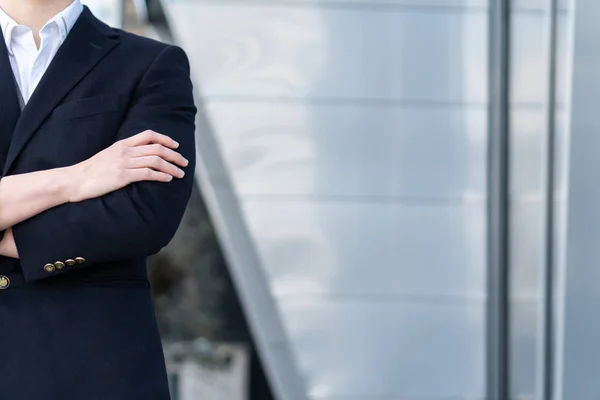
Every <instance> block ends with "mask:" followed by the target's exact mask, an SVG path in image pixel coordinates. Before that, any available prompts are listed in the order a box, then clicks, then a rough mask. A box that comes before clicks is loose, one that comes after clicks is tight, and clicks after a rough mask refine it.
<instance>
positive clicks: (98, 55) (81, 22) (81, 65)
mask: <svg viewBox="0 0 600 400" xmlns="http://www.w3.org/2000/svg"><path fill="white" fill-rule="evenodd" d="M117 39H118V34H117V33H116V31H115V30H113V29H111V28H109V27H108V26H106V25H104V24H103V23H102V22H100V21H99V20H97V19H96V18H95V17H94V16H93V15H92V13H91V12H90V10H89V9H88V8H87V7H85V8H84V10H83V12H82V14H81V16H80V17H79V19H78V20H77V22H76V23H75V25H74V26H73V29H71V32H69V34H68V35H67V38H66V39H65V41H64V43H63V44H62V45H61V47H60V48H59V50H58V52H57V53H56V56H55V57H54V59H53V60H52V62H51V63H50V66H49V67H48V69H47V71H46V73H45V74H44V76H43V77H42V80H41V81H40V83H39V84H38V86H37V88H36V89H35V91H34V92H33V95H32V96H31V99H30V100H29V102H28V103H27V105H26V106H25V108H24V109H23V112H22V114H21V118H20V119H19V122H18V123H17V126H16V127H15V130H14V134H13V139H12V142H11V145H10V148H9V151H8V155H7V157H6V161H5V164H4V172H5V173H7V172H8V170H9V168H10V167H11V165H12V164H13V162H14V161H15V159H16V158H17V156H18V155H19V153H20V152H21V151H22V150H23V148H24V147H25V145H26V144H27V142H28V141H29V139H31V137H32V136H33V134H34V133H35V131H36V130H37V129H38V128H39V127H40V125H41V124H42V122H44V120H45V119H46V118H47V117H48V115H50V113H51V112H52V110H54V108H55V107H56V106H57V105H58V103H59V102H60V101H61V100H62V99H63V98H64V97H65V96H66V95H67V94H68V93H69V91H70V90H71V89H73V87H74V86H75V85H76V84H77V83H79V82H80V81H81V80H82V79H83V78H84V77H85V76H86V75H87V74H88V73H89V72H90V71H91V70H92V69H93V68H94V66H95V65H96V64H97V63H98V62H99V61H100V60H102V58H104V57H105V56H106V55H107V54H108V53H109V52H110V51H111V50H112V49H113V48H114V47H115V46H116V45H117V44H118V43H119V42H118V40H117ZM0 68H1V67H0ZM9 69H10V66H9ZM9 78H10V76H9ZM0 79H3V78H0ZM11 84H12V85H13V91H14V84H13V83H12V82H11ZM0 85H5V83H0ZM0 88H2V89H3V87H2V86H0ZM0 93H4V92H3V91H2V92H0Z"/></svg>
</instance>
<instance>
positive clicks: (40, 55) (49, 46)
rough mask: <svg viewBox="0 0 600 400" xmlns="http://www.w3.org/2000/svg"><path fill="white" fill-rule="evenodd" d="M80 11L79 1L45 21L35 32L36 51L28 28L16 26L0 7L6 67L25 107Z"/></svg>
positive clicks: (76, 0)
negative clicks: (38, 44) (9, 66)
mask: <svg viewBox="0 0 600 400" xmlns="http://www.w3.org/2000/svg"><path fill="white" fill-rule="evenodd" d="M82 11H83V5H82V4H81V1H80V0H75V1H73V3H71V5H70V6H69V7H67V8H65V9H64V10H63V11H61V12H60V13H58V14H56V15H55V16H54V17H53V18H52V19H50V20H49V21H48V22H46V24H45V25H44V26H43V27H42V29H41V30H40V32H39V33H40V39H41V42H40V48H39V49H38V48H37V46H36V44H35V40H34V38H33V32H32V31H31V29H29V28H28V27H26V26H23V25H19V24H17V23H16V22H15V21H14V20H13V19H12V18H11V17H9V16H8V15H7V14H6V13H5V12H4V10H2V8H0V27H1V28H2V34H3V35H4V41H5V42H6V48H7V49H8V57H9V59H10V65H11V67H12V70H13V73H14V75H15V79H16V81H17V84H18V86H19V89H20V90H21V96H22V98H23V102H24V103H25V104H27V102H28V101H29V99H30V98H31V95H32V94H33V91H34V90H35V88H36V87H37V85H38V84H39V83H40V80H41V79H42V76H44V73H45V72H46V70H47V69H48V66H49V65H50V62H51V61H52V59H53V58H54V56H55V55H56V52H57V51H58V49H59V48H60V46H61V45H62V44H63V42H64V41H65V39H66V37H67V35H68V34H69V31H71V28H73V25H75V22H77V19H78V18H79V16H80V15H81V12H82Z"/></svg>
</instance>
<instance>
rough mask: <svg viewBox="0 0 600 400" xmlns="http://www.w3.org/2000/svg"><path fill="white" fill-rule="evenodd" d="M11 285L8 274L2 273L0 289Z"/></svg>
mask: <svg viewBox="0 0 600 400" xmlns="http://www.w3.org/2000/svg"><path fill="white" fill-rule="evenodd" d="M9 286H10V279H8V276H6V275H0V290H4V289H7V288H8V287H9Z"/></svg>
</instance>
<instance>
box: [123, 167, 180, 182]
mask: <svg viewBox="0 0 600 400" xmlns="http://www.w3.org/2000/svg"><path fill="white" fill-rule="evenodd" d="M127 175H128V178H129V181H130V182H142V181H154V182H170V181H172V180H173V176H172V175H169V174H165V173H164V172H160V171H155V170H153V169H151V168H137V169H129V170H127Z"/></svg>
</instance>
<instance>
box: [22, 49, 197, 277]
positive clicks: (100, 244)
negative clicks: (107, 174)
mask: <svg viewBox="0 0 600 400" xmlns="http://www.w3.org/2000/svg"><path fill="white" fill-rule="evenodd" d="M195 115H196V108H195V106H194V100H193V90H192V84H191V81H190V69H189V63H188V59H187V56H186V55H185V53H184V51H183V50H182V49H180V48H179V47H176V46H169V47H166V48H165V49H163V50H162V51H161V52H160V54H159V55H158V56H157V57H156V59H155V60H154V61H153V62H152V64H151V66H150V67H149V69H148V70H147V72H146V73H145V75H144V77H143V78H142V79H141V81H140V83H139V85H138V87H137V89H136V92H135V94H134V97H133V100H132V103H131V106H130V109H129V110H128V113H127V116H126V117H125V120H124V122H123V125H122V126H121V129H120V131H119V133H118V137H117V140H121V139H124V138H126V137H129V136H133V135H135V134H137V133H139V132H142V131H144V130H146V129H151V130H154V131H156V132H159V133H162V134H165V135H167V136H170V137H171V138H173V139H174V140H176V141H177V142H179V148H178V150H177V151H179V152H181V154H182V155H183V156H184V157H185V158H187V159H188V160H189V164H188V166H187V167H186V168H184V171H185V177H184V178H182V179H177V178H175V179H173V180H172V181H171V182H168V183H163V182H138V183H134V184H131V185H128V186H127V187H125V188H123V189H120V190H117V191H115V192H112V193H109V194H107V195H105V196H102V197H98V198H95V199H90V200H86V201H83V202H78V203H67V204H63V205H61V206H58V207H55V208H52V209H49V210H47V211H45V212H43V213H41V214H38V215H36V216H34V217H32V218H30V219H28V220H26V221H23V222H21V223H19V224H17V225H15V226H13V234H14V238H15V243H16V246H17V249H18V252H19V258H20V261H21V267H22V270H23V274H24V277H25V279H26V280H28V281H33V280H38V279H43V278H46V277H50V276H56V275H58V274H62V273H68V271H72V270H74V269H79V268H85V267H87V266H91V265H96V264H102V263H106V262H110V261H118V260H127V259H131V258H135V257H141V256H146V255H151V254H154V253H157V252H158V251H159V250H160V249H161V248H162V247H164V246H166V245H167V244H168V243H169V242H170V241H171V239H172V238H173V236H174V234H175V232H176V230H177V228H178V227H179V224H180V222H181V219H182V217H183V213H184V211H185V208H186V206H187V202H188V200H189V197H190V194H191V190H192V185H193V175H194V167H195V154H196V150H195V140H194V131H195V125H194V121H195Z"/></svg>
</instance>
